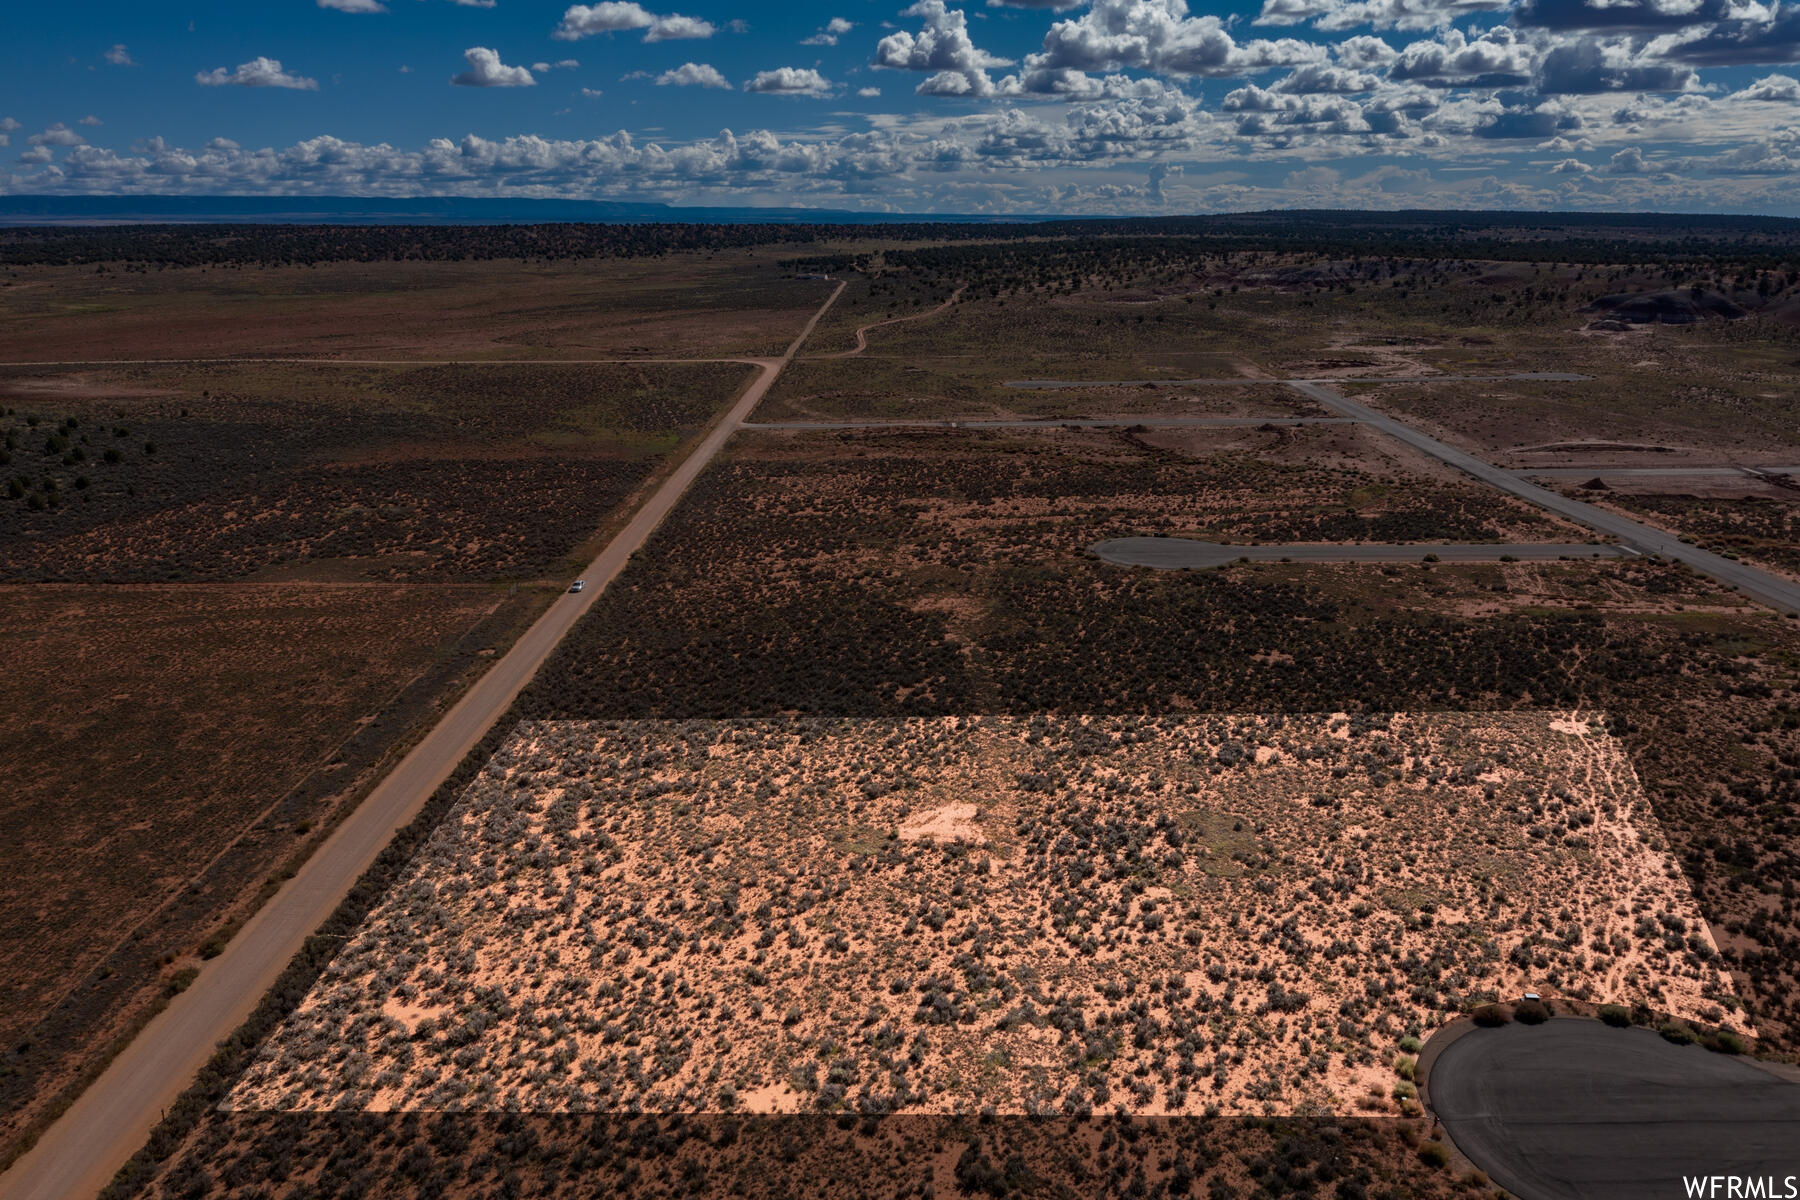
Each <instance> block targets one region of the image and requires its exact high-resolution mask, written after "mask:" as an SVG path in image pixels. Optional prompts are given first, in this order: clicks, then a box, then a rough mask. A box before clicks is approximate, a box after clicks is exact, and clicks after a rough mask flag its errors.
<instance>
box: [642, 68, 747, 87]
mask: <svg viewBox="0 0 1800 1200" xmlns="http://www.w3.org/2000/svg"><path fill="white" fill-rule="evenodd" d="M656 83H657V86H658V87H707V88H728V87H730V86H731V83H730V81H729V80H727V79H726V78H725V76H723V75H721V74H720V73H719V70H718V68H717V67H714V66H711V65H709V64H707V63H696V62H685V63H682V64H681V65H680V66H679V67H671V68H670V69H669V70H667V71H664V72H663V73H662V74H661V75H658V76H657V77H656Z"/></svg>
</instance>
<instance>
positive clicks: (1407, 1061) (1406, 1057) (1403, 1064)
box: [1394, 1054, 1419, 1079]
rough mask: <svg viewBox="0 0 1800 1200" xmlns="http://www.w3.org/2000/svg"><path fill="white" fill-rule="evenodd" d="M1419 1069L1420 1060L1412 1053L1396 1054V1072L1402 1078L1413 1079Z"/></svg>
mask: <svg viewBox="0 0 1800 1200" xmlns="http://www.w3.org/2000/svg"><path fill="white" fill-rule="evenodd" d="M1418 1069H1419V1060H1418V1059H1416V1058H1414V1057H1413V1056H1412V1055H1410V1054H1396V1055H1394V1074H1396V1075H1398V1076H1399V1077H1400V1078H1402V1079H1411V1078H1413V1077H1414V1075H1415V1074H1416V1073H1417V1071H1418Z"/></svg>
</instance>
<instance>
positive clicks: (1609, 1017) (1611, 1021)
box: [1600, 1004, 1631, 1029]
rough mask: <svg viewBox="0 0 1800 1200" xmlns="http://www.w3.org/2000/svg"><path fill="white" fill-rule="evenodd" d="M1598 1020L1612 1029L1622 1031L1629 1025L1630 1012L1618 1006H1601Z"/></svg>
mask: <svg viewBox="0 0 1800 1200" xmlns="http://www.w3.org/2000/svg"><path fill="white" fill-rule="evenodd" d="M1600 1019H1601V1020H1602V1021H1605V1022H1606V1023H1607V1024H1608V1025H1611V1026H1612V1027H1613V1028H1614V1029H1623V1028H1625V1027H1626V1026H1627V1025H1629V1024H1631V1011H1630V1010H1629V1009H1627V1008H1625V1007H1623V1006H1621V1005H1618V1004H1602V1005H1601V1006H1600Z"/></svg>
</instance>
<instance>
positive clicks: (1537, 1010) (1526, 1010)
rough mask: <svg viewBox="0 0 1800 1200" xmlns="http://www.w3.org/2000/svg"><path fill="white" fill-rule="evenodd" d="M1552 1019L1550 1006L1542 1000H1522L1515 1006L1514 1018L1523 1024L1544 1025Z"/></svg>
mask: <svg viewBox="0 0 1800 1200" xmlns="http://www.w3.org/2000/svg"><path fill="white" fill-rule="evenodd" d="M1549 1019H1550V1006H1549V1005H1548V1004H1545V1003H1544V1002H1543V1001H1542V1000H1521V1001H1519V1003H1518V1004H1516V1005H1514V1006H1513V1020H1515V1021H1517V1022H1518V1023H1519V1024H1521V1025H1542V1024H1543V1023H1544V1022H1545V1021H1548V1020H1549Z"/></svg>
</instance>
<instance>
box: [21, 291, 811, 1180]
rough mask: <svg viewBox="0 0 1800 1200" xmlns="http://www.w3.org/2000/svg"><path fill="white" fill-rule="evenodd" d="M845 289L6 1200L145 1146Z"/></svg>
mask: <svg viewBox="0 0 1800 1200" xmlns="http://www.w3.org/2000/svg"><path fill="white" fill-rule="evenodd" d="M843 290H844V285H843V284H841V283H840V284H839V285H838V286H837V288H836V290H834V291H833V292H832V294H831V296H830V297H829V298H827V300H826V301H825V303H824V304H823V305H821V306H820V307H819V310H818V311H817V312H815V313H814V314H813V316H812V319H811V320H809V321H808V322H807V323H806V327H805V328H804V329H803V330H801V332H800V335H799V337H797V338H796V339H795V340H794V342H793V344H792V345H790V346H789V347H788V349H787V352H786V353H785V354H784V355H782V356H781V357H780V358H766V359H733V360H731V361H744V362H750V363H754V364H755V365H756V366H758V367H760V368H762V374H761V375H759V376H758V377H757V378H756V379H755V380H754V381H752V382H751V384H750V386H749V387H748V388H747V389H746V390H745V392H744V394H743V395H742V396H741V397H740V398H739V399H738V401H737V403H736V404H735V405H733V406H732V408H731V410H730V412H728V413H727V414H726V415H725V416H724V417H723V418H722V419H721V420H720V421H719V422H718V423H717V424H716V425H714V426H713V428H712V430H711V431H710V432H708V433H707V434H706V436H705V437H704V438H703V439H702V440H701V442H700V444H699V445H698V446H696V447H695V449H694V451H693V452H692V453H691V454H689V455H688V457H687V458H686V459H685V460H684V461H683V462H682V463H681V465H680V466H679V467H677V468H676V469H675V470H674V471H673V472H672V473H671V474H670V475H669V477H668V478H667V479H666V480H665V481H664V482H663V484H662V485H661V486H660V487H659V488H657V490H656V491H655V492H654V493H653V494H652V495H651V496H650V498H649V499H648V500H646V501H645V502H644V505H643V507H642V508H640V509H639V510H638V511H637V513H636V514H635V515H634V516H633V517H632V519H631V521H630V523H629V524H628V525H626V526H625V528H624V529H623V530H621V531H620V533H619V534H618V536H616V537H615V538H613V540H612V541H611V542H609V543H608V544H607V546H606V548H605V549H604V550H602V551H601V552H600V555H599V557H598V558H596V559H595V560H594V561H593V562H592V563H590V564H589V565H588V568H587V570H586V572H585V573H584V574H583V576H582V577H583V578H584V579H586V580H587V581H588V587H587V590H585V591H583V592H581V593H578V594H576V593H564V594H563V596H562V598H561V599H559V600H558V601H557V602H556V603H555V604H553V605H551V606H550V608H549V610H548V611H547V612H545V613H544V615H543V616H542V617H540V618H539V619H538V621H537V623H536V624H535V625H533V626H532V627H531V628H530V629H529V630H527V631H526V632H525V634H524V636H523V637H521V638H520V639H519V640H518V642H517V643H515V644H514V646H513V648H512V649H511V650H510V651H508V652H507V654H506V655H505V657H503V658H501V659H500V660H499V661H498V662H496V663H495V664H494V665H493V667H492V668H491V669H490V670H489V671H488V673H487V674H486V675H484V676H482V678H481V679H480V680H479V681H478V682H477V683H476V684H475V685H474V686H473V687H472V688H470V689H469V691H468V692H467V693H466V694H465V695H464V696H463V698H462V700H461V701H459V702H458V703H457V705H456V706H455V707H454V708H452V709H451V710H450V712H449V713H448V714H446V715H445V717H444V719H443V720H442V721H440V722H439V723H438V725H437V726H436V728H434V729H433V730H432V731H431V732H430V733H429V734H427V735H426V737H425V738H424V740H423V741H421V742H420V743H419V744H418V746H417V747H415V748H414V749H413V751H412V752H411V753H410V754H408V755H407V756H406V757H405V758H404V759H402V760H401V762H400V764H399V765H398V766H397V767H395V768H394V771H393V773H392V774H390V775H389V776H388V777H387V778H386V779H384V780H383V781H382V782H381V784H380V785H379V786H377V787H376V789H375V790H374V791H373V792H371V793H370V795H369V797H368V799H367V800H365V801H364V802H363V803H362V805H361V806H360V807H359V808H358V809H357V810H356V811H355V812H354V813H352V814H350V816H349V817H347V818H346V819H345V820H344V823H343V824H342V825H340V826H339V827H338V829H337V831H336V832H335V833H333V834H332V836H331V838H330V839H329V840H328V841H326V843H325V844H324V846H322V847H321V848H320V849H319V852H318V853H317V854H315V855H314V856H313V857H312V858H311V859H310V860H308V862H307V863H306V865H305V866H304V867H302V868H301V869H300V872H299V873H298V874H297V875H295V876H294V878H293V879H291V880H289V881H288V883H287V885H286V886H285V887H283V888H282V889H281V891H279V892H278V893H276V895H275V897H274V898H273V899H271V900H270V901H269V902H268V903H267V904H266V905H264V906H263V907H262V909H261V910H259V911H258V912H257V914H256V916H255V917H253V918H251V920H250V921H249V922H248V923H247V924H246V925H245V926H244V928H243V929H242V930H241V931H240V932H239V933H238V935H237V937H235V938H233V939H232V941H231V944H230V945H229V946H227V947H226V949H225V952H224V953H223V954H221V955H219V957H217V958H215V959H214V960H212V961H211V962H210V963H207V964H206V965H205V966H204V967H203V968H202V969H201V972H200V975H199V977H198V978H197V979H196V980H195V981H194V983H193V984H192V986H190V987H189V988H188V989H187V991H185V992H183V993H182V994H181V995H179V996H177V997H176V998H175V1000H174V1001H173V1002H172V1003H171V1004H170V1005H169V1007H168V1008H167V1009H166V1010H164V1012H163V1013H162V1014H161V1015H160V1016H158V1017H157V1018H156V1019H155V1020H154V1021H152V1022H151V1023H150V1024H149V1025H148V1026H146V1027H145V1029H144V1030H143V1032H142V1033H140V1034H139V1035H138V1036H137V1038H135V1039H134V1040H133V1041H132V1043H131V1044H130V1045H129V1046H128V1047H126V1049H125V1050H124V1051H123V1052H121V1053H120V1054H119V1056H118V1057H117V1058H116V1059H114V1060H113V1062H112V1064H111V1065H110V1066H109V1067H108V1068H107V1069H106V1071H105V1072H104V1073H103V1074H101V1076H100V1077H99V1078H98V1079H97V1080H96V1081H95V1082H94V1083H93V1084H92V1085H90V1086H89V1087H88V1089H87V1091H85V1092H84V1093H82V1095H81V1097H80V1098H79V1099H78V1100H76V1102H75V1103H74V1104H73V1105H72V1106H71V1107H70V1108H69V1110H68V1111H67V1112H66V1113H64V1114H63V1116H62V1117H61V1119H59V1120H58V1121H57V1122H56V1123H55V1124H54V1125H52V1126H51V1127H50V1128H49V1130H47V1131H46V1132H45V1134H44V1136H43V1137H42V1138H41V1139H40V1140H39V1141H38V1143H37V1145H36V1146H35V1147H33V1148H32V1150H31V1152H30V1153H28V1154H26V1155H25V1156H24V1157H22V1158H21V1159H19V1161H18V1162H16V1163H15V1164H14V1165H13V1167H12V1169H11V1170H10V1171H8V1172H7V1173H6V1175H4V1176H0V1196H4V1197H6V1198H7V1200H13V1198H15V1197H16V1198H19V1200H24V1198H31V1200H68V1198H69V1197H76V1196H92V1195H94V1194H96V1193H97V1192H98V1191H99V1190H100V1189H101V1188H102V1187H104V1186H105V1185H106V1183H107V1182H108V1181H109V1180H110V1179H111V1178H112V1176H113V1175H114V1173H115V1172H117V1170H118V1169H119V1168H120V1167H121V1166H123V1165H124V1164H125V1162H126V1160H128V1159H129V1158H130V1157H131V1155H132V1154H134V1153H135V1152H136V1151H137V1149H138V1147H140V1146H142V1145H143V1144H144V1141H145V1139H146V1138H147V1137H148V1136H149V1134H150V1131H151V1129H152V1128H154V1127H155V1125H156V1123H157V1121H158V1120H160V1119H161V1115H162V1113H163V1112H164V1111H165V1110H166V1109H167V1108H168V1106H169V1105H170V1104H172V1103H173V1102H174V1101H175V1099H176V1098H177V1097H178V1096H179V1095H180V1094H181V1093H182V1091H183V1090H185V1089H186V1088H187V1086H188V1084H189V1083H190V1082H191V1081H192V1080H193V1078H194V1076H195V1075H196V1073H198V1071H199V1070H200V1068H201V1067H202V1066H203V1065H204V1064H205V1063H206V1061H207V1059H208V1058H210V1057H211V1055H212V1053H213V1050H214V1048H215V1047H216V1046H217V1045H218V1044H219V1043H220V1042H221V1041H223V1040H224V1039H225V1038H226V1037H228V1036H230V1034H231V1033H232V1031H233V1030H235V1029H236V1028H237V1027H238V1026H239V1025H241V1024H242V1023H243V1021H244V1020H245V1018H247V1017H248V1016H249V1015H250V1012H251V1011H252V1009H254V1008H255V1006H256V1004H257V1003H258V1001H260V1000H261V999H262V997H263V995H264V993H266V992H267V991H268V990H269V988H270V987H272V986H273V985H274V983H275V981H276V979H277V978H278V977H279V976H280V974H281V972H282V970H283V969H284V968H285V967H286V966H287V964H288V962H289V961H290V960H291V959H292V958H293V957H294V955H295V954H296V953H298V952H299V950H300V949H301V947H302V945H303V944H304V943H305V941H306V939H307V938H308V937H309V936H311V934H312V932H313V931H314V930H315V929H317V928H318V927H319V925H320V924H321V923H323V922H324V920H325V919H326V917H328V916H329V915H330V914H331V912H332V911H333V910H334V909H336V908H337V906H338V904H339V903H341V902H342V900H343V898H344V896H345V895H346V894H347V893H348V892H349V890H350V888H351V886H352V885H353V884H354V883H355V882H356V880H357V879H358V878H359V877H360V876H361V875H362V873H363V872H364V871H365V870H367V869H368V867H369V865H370V864H371V863H373V862H374V861H375V858H376V856H377V855H378V854H380V852H381V850H382V848H383V847H385V846H386V845H387V844H388V842H389V841H390V840H391V839H392V838H393V835H394V833H395V831H396V830H398V829H400V828H401V827H402V826H404V825H405V824H406V823H407V822H408V821H410V820H412V818H413V817H414V815H416V814H417V813H418V811H419V809H420V808H422V807H423V806H424V803H425V801H426V800H427V799H428V798H429V797H430V796H431V794H432V793H433V792H434V791H435V790H436V789H437V787H438V785H439V784H441V783H442V782H443V781H444V780H445V779H446V778H448V777H449V775H450V772H451V771H452V770H454V769H455V767H456V765H457V763H459V762H461V761H462V759H463V757H464V756H465V755H467V754H468V752H469V751H470V750H471V749H472V748H473V747H474V746H475V744H476V743H477V742H479V741H480V740H481V738H482V737H483V735H485V734H486V733H487V731H488V729H489V728H490V727H491V726H492V725H493V724H494V722H495V721H497V720H499V719H500V717H501V716H502V715H503V714H504V713H505V712H506V711H507V709H508V707H509V706H510V705H511V704H512V701H513V698H514V697H515V696H517V695H518V693H519V691H520V689H522V688H523V687H524V686H525V684H526V683H527V682H529V681H530V679H531V677H532V676H533V675H534V674H536V673H537V670H538V668H539V667H540V666H541V665H542V664H543V662H544V661H545V660H546V659H547V658H548V657H549V656H550V654H551V652H552V651H554V650H555V649H556V646H557V644H558V643H559V642H560V641H561V640H562V638H563V636H564V635H565V634H567V633H568V632H569V630H570V629H571V628H572V627H573V626H574V625H575V623H576V621H578V620H579V619H580V618H581V616H582V615H583V614H584V613H586V612H587V610H588V609H589V608H590V607H591V606H592V605H593V604H594V602H595V600H597V599H598V598H599V595H600V593H601V592H602V591H603V590H604V589H605V588H606V586H607V585H608V584H609V583H610V582H611V581H612V580H613V579H615V578H616V577H617V576H618V574H619V572H620V571H622V570H623V569H624V567H625V564H626V563H627V561H629V560H630V558H631V555H632V554H633V553H634V552H635V551H636V550H637V549H638V548H639V547H640V546H642V545H643V544H644V542H645V541H646V540H647V539H648V538H649V536H650V534H651V532H652V531H653V530H654V529H655V528H656V526H657V525H658V524H660V523H661V522H662V520H663V518H664V517H666V516H667V515H668V514H669V512H670V511H671V510H672V509H673V508H674V507H675V504H676V503H677V502H678V501H679V500H680V499H681V497H682V495H683V493H685V492H686V491H687V489H688V487H689V486H690V485H691V484H692V483H693V481H694V480H695V478H697V477H698V476H699V474H700V472H701V471H702V470H703V469H704V468H705V467H706V465H707V463H709V462H710V461H711V460H712V459H713V457H714V456H715V455H717V454H718V452H719V450H720V448H722V447H723V446H724V445H725V443H726V441H727V440H728V439H729V438H730V437H731V435H732V434H733V433H734V432H735V431H736V430H737V428H738V426H739V425H740V424H741V423H742V422H743V421H744V419H745V418H746V417H748V416H749V415H750V413H751V412H752V411H753V410H754V409H755V407H756V405H757V403H758V402H759V401H760V400H761V399H762V397H763V395H764V394H765V393H766V392H767V391H768V390H769V388H770V386H771V385H772V384H773V383H774V382H775V379H776V377H777V376H779V375H780V374H781V370H782V368H783V367H785V366H786V365H787V364H788V362H789V361H791V360H792V358H793V357H794V354H795V352H796V351H798V350H799V348H800V346H801V345H802V344H803V343H804V342H805V341H806V338H807V336H808V335H809V334H811V333H812V330H813V327H814V326H815V325H816V324H818V321H819V319H820V318H821V317H823V316H824V315H825V312H826V311H827V310H828V309H829V308H830V307H831V305H832V303H833V302H835V301H836V300H837V298H838V296H839V295H840V294H842V292H843ZM309 361H310V360H309Z"/></svg>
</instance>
